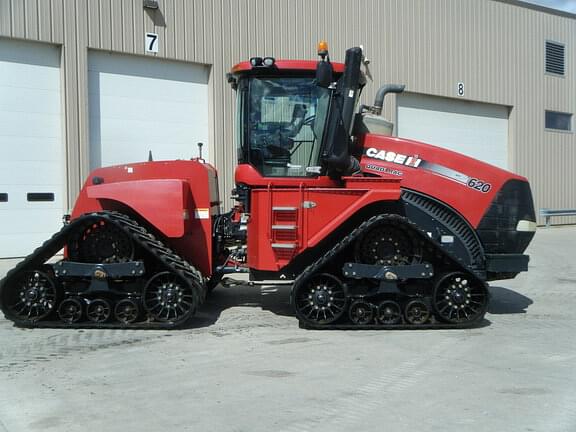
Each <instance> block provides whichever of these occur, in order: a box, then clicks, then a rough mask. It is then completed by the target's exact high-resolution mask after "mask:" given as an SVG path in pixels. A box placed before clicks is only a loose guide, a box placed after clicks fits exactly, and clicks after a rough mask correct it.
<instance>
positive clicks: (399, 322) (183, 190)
mask: <svg viewBox="0 0 576 432" xmlns="http://www.w3.org/2000/svg"><path fill="white" fill-rule="evenodd" d="M327 54H328V53H327V50H326V47H325V46H322V47H321V49H320V50H319V55H320V56H321V59H320V61H318V62H316V61H292V60H278V61H276V60H275V59H273V58H271V57H266V58H260V57H256V58H252V59H251V60H250V61H249V62H244V63H240V64H238V65H236V66H235V67H234V68H233V69H232V72H231V73H230V74H228V76H227V77H228V82H229V83H230V84H231V86H232V88H233V89H234V90H236V92H237V96H238V98H237V99H238V104H237V107H238V108H237V126H236V134H237V143H238V147H237V151H238V167H237V169H236V173H235V181H236V188H235V189H234V191H233V195H234V196H233V197H234V199H235V200H236V201H237V205H236V206H235V207H234V209H233V210H232V211H231V212H228V213H221V212H220V203H221V202H220V198H219V196H218V178H217V173H216V170H215V169H214V167H212V166H211V165H210V164H208V163H206V162H205V161H203V160H202V159H201V158H198V159H195V160H176V161H154V162H153V161H150V162H144V163H133V164H127V165H122V166H113V167H107V168H100V169H97V170H95V171H94V172H92V173H91V174H90V176H89V177H88V179H87V180H86V183H85V185H84V187H83V189H82V191H81V192H80V195H79V197H78V200H77V202H76V204H75V207H74V210H73V213H72V215H71V218H70V220H69V221H68V222H67V223H66V224H65V226H64V227H63V228H62V230H61V231H60V232H59V233H57V234H55V235H54V236H53V237H52V238H51V239H50V240H48V241H46V242H45V243H44V245H43V246H41V247H40V248H38V249H37V250H36V251H34V252H33V253H32V254H31V255H30V256H28V257H27V258H26V259H25V260H23V261H22V262H21V263H20V264H18V266H17V267H16V268H14V269H12V270H11V271H10V272H9V273H8V274H7V276H6V277H5V278H4V280H3V281H2V285H1V288H0V289H1V291H0V306H1V308H2V310H3V312H4V314H5V316H6V318H8V319H10V320H12V321H14V322H15V323H16V324H17V325H20V326H29V327H44V326H48V327H56V326H62V327H122V328H172V327H176V326H180V325H182V324H184V323H186V322H188V321H189V320H190V318H191V317H192V316H193V315H194V313H195V312H196V310H197V309H198V308H199V307H200V306H201V305H202V303H203V301H204V299H205V298H206V295H207V293H208V292H209V291H210V290H211V289H212V288H213V287H214V286H215V285H216V284H217V283H218V282H219V281H220V279H221V278H222V276H224V275H226V274H229V273H237V272H240V271H244V272H249V274H250V280H252V281H255V282H256V281H278V282H282V283H292V291H291V302H292V305H293V307H294V313H295V315H296V316H297V317H298V319H299V321H300V323H301V324H302V325H303V326H306V327H313V328H346V327H353V328H405V327H408V328H430V327H467V326H471V325H474V324H477V323H478V322H480V321H481V320H482V319H483V317H484V314H485V312H486V308H487V305H488V301H489V292H488V285H487V281H490V280H495V279H508V278H513V277H515V276H516V274H517V273H518V272H521V271H525V270H527V266H528V259H529V257H528V256H527V255H524V254H523V252H524V250H525V249H526V247H527V246H528V244H529V243H530V240H531V239H532V237H533V235H534V231H535V227H536V224H535V215H534V207H533V203H532V196H531V192H530V187H529V184H528V182H527V180H526V179H525V178H523V177H521V176H518V175H515V174H512V173H510V172H507V171H504V170H502V169H499V168H496V167H493V166H491V165H488V164H486V163H484V162H481V161H478V160H475V159H471V158H469V157H467V156H464V155H461V154H458V153H455V152H452V151H449V150H446V149H443V148H439V147H434V146H431V145H428V144H424V143H420V142H416V141H411V140H406V139H402V138H396V137H393V136H392V125H391V124H390V123H389V122H387V121H386V120H384V119H383V118H382V117H380V114H381V111H382V106H383V101H384V98H385V96H386V94H387V93H390V92H395V93H399V92H401V91H403V89H404V87H403V86H397V85H385V86H383V87H381V88H380V90H379V91H378V93H377V95H376V100H375V102H374V105H373V106H364V105H362V106H360V107H359V109H357V104H358V99H359V95H360V93H361V91H362V88H363V86H364V84H365V81H366V79H365V74H364V72H363V71H362V67H363V63H364V59H363V54H362V50H361V49H360V48H351V49H349V50H347V51H346V60H345V64H338V63H331V62H330V60H329V57H328V56H327ZM63 248H64V259H62V260H60V261H58V262H56V263H49V262H52V261H53V260H50V259H51V258H52V257H53V256H54V255H56V254H57V253H58V252H59V251H60V250H61V249H63Z"/></svg>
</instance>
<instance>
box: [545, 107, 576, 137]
mask: <svg viewBox="0 0 576 432" xmlns="http://www.w3.org/2000/svg"><path fill="white" fill-rule="evenodd" d="M548 113H553V114H564V115H568V116H569V117H570V129H556V128H550V127H547V126H546V116H547V114H548ZM544 130H545V131H549V132H561V133H574V114H573V113H568V112H563V111H555V110H549V109H546V110H544Z"/></svg>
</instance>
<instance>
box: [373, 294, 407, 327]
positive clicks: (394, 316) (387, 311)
mask: <svg viewBox="0 0 576 432" xmlns="http://www.w3.org/2000/svg"><path fill="white" fill-rule="evenodd" d="M377 319H378V322H379V323H380V324H384V325H394V324H400V323H401V322H402V309H401V308H400V305H399V304H398V303H396V302H395V301H391V300H384V301H383V302H381V303H380V304H379V305H378V315H377Z"/></svg>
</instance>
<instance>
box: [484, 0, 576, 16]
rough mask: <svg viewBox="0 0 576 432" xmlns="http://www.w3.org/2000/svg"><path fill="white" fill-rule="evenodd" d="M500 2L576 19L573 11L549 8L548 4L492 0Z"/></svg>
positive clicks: (518, 0) (519, 0) (516, 0)
mask: <svg viewBox="0 0 576 432" xmlns="http://www.w3.org/2000/svg"><path fill="white" fill-rule="evenodd" d="M492 1H495V2H498V3H507V4H509V5H513V6H519V7H523V8H525V9H532V10H535V11H538V12H544V13H548V14H551V15H557V16H561V17H564V18H572V19H576V14H573V13H571V12H566V11H563V10H559V9H553V8H549V7H546V6H541V5H538V4H534V3H528V2H525V1H521V0H492Z"/></svg>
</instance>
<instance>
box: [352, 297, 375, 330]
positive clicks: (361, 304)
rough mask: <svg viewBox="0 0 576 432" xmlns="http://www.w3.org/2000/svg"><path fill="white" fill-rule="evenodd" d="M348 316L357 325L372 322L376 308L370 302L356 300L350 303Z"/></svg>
mask: <svg viewBox="0 0 576 432" xmlns="http://www.w3.org/2000/svg"><path fill="white" fill-rule="evenodd" d="M348 317H349V318H350V321H352V322H353V323H354V324H356V325H366V324H371V323H372V322H373V321H374V309H373V307H372V305H371V304H370V303H367V302H365V301H363V300H356V301H355V302H353V303H352V304H351V305H350V310H349V311H348Z"/></svg>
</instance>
